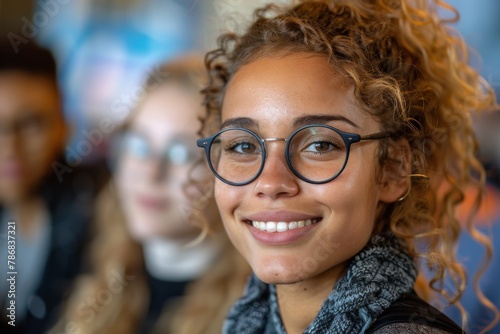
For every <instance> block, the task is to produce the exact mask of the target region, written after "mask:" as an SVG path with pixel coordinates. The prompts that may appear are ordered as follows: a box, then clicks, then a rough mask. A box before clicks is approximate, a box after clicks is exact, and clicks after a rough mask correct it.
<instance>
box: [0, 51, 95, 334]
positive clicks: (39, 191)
mask: <svg viewBox="0 0 500 334" xmlns="http://www.w3.org/2000/svg"><path fill="white" fill-rule="evenodd" d="M56 72H57V71H56V62H55V60H54V58H53V56H52V54H51V53H50V51H48V50H46V49H44V48H41V47H39V46H37V45H36V44H34V43H33V42H29V43H27V44H24V45H22V46H21V47H19V49H18V50H14V48H13V47H12V45H11V44H9V43H8V42H6V41H2V42H0V236H1V237H0V263H1V268H2V273H1V274H0V275H1V279H0V297H1V298H0V305H1V306H2V307H1V311H0V314H1V316H2V319H1V321H0V332H1V333H41V332H44V331H45V330H46V329H48V328H49V327H50V326H51V325H52V323H53V322H54V321H55V320H56V318H57V314H58V306H59V305H60V302H61V300H62V298H63V296H64V294H65V292H66V290H67V289H68V287H69V285H70V284H71V282H72V280H73V278H74V277H75V276H76V275H77V273H78V271H79V270H80V262H81V261H80V260H81V254H82V249H83V246H84V242H85V238H86V230H87V224H88V221H89V219H90V216H89V213H90V212H92V210H91V208H92V197H93V195H92V194H93V192H94V182H93V177H92V175H96V174H94V173H85V172H83V171H80V170H78V169H75V168H70V167H68V166H67V165H65V164H64V158H63V151H64V144H65V141H66V138H67V136H68V126H67V124H66V122H65V119H64V116H63V112H62V105H61V95H60V92H59V88H58V84H57V74H56ZM61 166H62V167H61ZM61 168H62V169H61ZM9 260H10V261H11V262H8V261H9ZM7 264H9V266H8V267H7ZM8 272H14V273H16V274H12V275H11V274H9V275H7V273H8ZM6 276H7V277H6ZM6 278H9V279H10V280H9V281H8V280H6Z"/></svg>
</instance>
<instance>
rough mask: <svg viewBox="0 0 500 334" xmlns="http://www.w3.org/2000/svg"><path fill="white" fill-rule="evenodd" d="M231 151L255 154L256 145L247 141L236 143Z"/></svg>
mask: <svg viewBox="0 0 500 334" xmlns="http://www.w3.org/2000/svg"><path fill="white" fill-rule="evenodd" d="M232 151H235V152H236V153H240V154H255V153H257V147H256V146H255V145H254V144H252V143H249V142H243V143H238V144H236V145H234V146H233V147H232Z"/></svg>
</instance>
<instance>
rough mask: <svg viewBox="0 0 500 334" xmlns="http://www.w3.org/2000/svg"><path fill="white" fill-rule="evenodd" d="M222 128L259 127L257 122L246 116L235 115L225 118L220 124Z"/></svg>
mask: <svg viewBox="0 0 500 334" xmlns="http://www.w3.org/2000/svg"><path fill="white" fill-rule="evenodd" d="M224 128H259V124H258V123H257V121H255V120H253V119H251V118H248V117H235V118H229V119H226V120H225V121H224V122H223V123H222V125H221V129H224Z"/></svg>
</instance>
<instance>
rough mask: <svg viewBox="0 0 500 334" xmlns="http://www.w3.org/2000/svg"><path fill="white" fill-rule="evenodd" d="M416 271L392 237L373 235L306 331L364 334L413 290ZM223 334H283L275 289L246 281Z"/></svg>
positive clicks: (306, 333)
mask: <svg viewBox="0 0 500 334" xmlns="http://www.w3.org/2000/svg"><path fill="white" fill-rule="evenodd" d="M416 276H417V268H416V265H415V262H414V261H413V259H412V258H411V257H410V256H409V255H408V254H407V253H406V252H405V251H404V250H403V246H402V242H401V241H400V240H398V239H397V238H395V237H394V236H393V235H376V236H374V237H372V239H371V241H370V242H369V243H368V245H367V246H366V247H365V248H364V249H363V250H362V251H361V252H360V253H358V254H357V255H356V256H355V257H354V258H353V259H352V260H351V262H350V263H349V266H348V268H347V272H346V274H345V275H344V276H342V277H341V278H340V279H339V281H338V282H337V284H336V285H335V287H334V289H333V290H332V292H331V293H330V295H329V296H328V298H327V299H326V300H325V302H324V303H323V305H322V307H321V309H320V311H319V313H318V315H317V316H316V318H315V319H314V320H313V322H312V323H311V324H310V325H309V327H308V328H307V329H306V330H305V331H304V333H305V334H313V333H314V334H318V333H364V332H365V330H366V329H368V327H369V326H370V324H372V323H373V322H374V321H375V320H376V319H377V317H378V316H379V315H380V314H381V313H382V312H383V311H384V310H385V309H387V308H388V307H389V306H390V305H391V304H392V303H393V302H394V301H396V300H398V299H399V298H400V297H402V296H403V295H405V294H407V293H409V292H411V291H412V289H413V285H414V283H415V279H416ZM223 333H225V334H235V333H238V334H253V333H255V334H257V333H259V334H260V333H265V334H285V333H286V332H285V329H284V326H283V324H282V321H281V317H280V315H279V307H278V302H277V298H276V290H275V286H273V285H267V284H265V283H263V282H261V281H260V280H259V279H258V278H257V277H255V275H252V277H251V278H250V280H249V282H248V284H247V288H246V291H245V294H244V296H243V297H242V298H241V299H240V300H239V301H238V302H237V303H236V304H235V305H234V306H233V307H232V308H231V310H230V312H229V315H228V317H227V319H226V321H225V323H224V328H223Z"/></svg>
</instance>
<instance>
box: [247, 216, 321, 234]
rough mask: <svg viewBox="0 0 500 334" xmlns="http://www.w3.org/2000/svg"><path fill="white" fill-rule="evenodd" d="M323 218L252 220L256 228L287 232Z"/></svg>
mask: <svg viewBox="0 0 500 334" xmlns="http://www.w3.org/2000/svg"><path fill="white" fill-rule="evenodd" d="M320 220H321V219H319V218H316V219H306V220H299V221H293V222H289V223H287V222H259V221H252V226H253V227H255V228H256V229H259V230H261V231H266V232H271V233H272V232H286V231H288V230H294V229H296V228H301V227H305V226H309V225H311V224H314V223H317V222H319V221H320Z"/></svg>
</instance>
